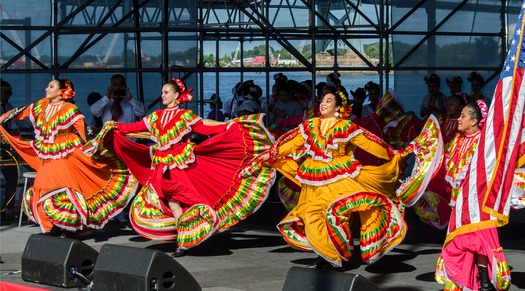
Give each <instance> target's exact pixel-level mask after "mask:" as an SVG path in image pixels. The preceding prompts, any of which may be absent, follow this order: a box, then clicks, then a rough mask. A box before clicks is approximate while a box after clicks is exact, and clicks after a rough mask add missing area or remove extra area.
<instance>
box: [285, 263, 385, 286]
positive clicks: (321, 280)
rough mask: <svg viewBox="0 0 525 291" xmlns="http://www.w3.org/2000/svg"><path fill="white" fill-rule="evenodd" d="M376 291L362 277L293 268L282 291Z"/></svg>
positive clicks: (370, 283) (371, 284)
mask: <svg viewBox="0 0 525 291" xmlns="http://www.w3.org/2000/svg"><path fill="white" fill-rule="evenodd" d="M297 290H309V291H326V290H330V291H376V290H379V289H378V287H377V286H376V285H374V284H373V283H372V282H370V281H369V280H368V279H366V278H365V277H363V276H361V275H357V274H351V273H342V272H336V271H328V270H318V269H309V268H300V267H292V268H290V270H289V271H288V274H287V275H286V280H285V282H284V287H283V290H282V291H297Z"/></svg>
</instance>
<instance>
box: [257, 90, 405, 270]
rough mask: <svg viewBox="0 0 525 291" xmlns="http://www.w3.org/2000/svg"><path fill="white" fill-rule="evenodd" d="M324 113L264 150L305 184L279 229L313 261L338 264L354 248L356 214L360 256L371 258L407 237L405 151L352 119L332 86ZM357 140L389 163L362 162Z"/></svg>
mask: <svg viewBox="0 0 525 291" xmlns="http://www.w3.org/2000/svg"><path fill="white" fill-rule="evenodd" d="M320 112H321V117H319V118H313V119H309V120H306V121H304V122H303V123H302V124H301V125H300V126H299V127H298V128H296V129H295V130H292V131H291V132H290V133H288V134H286V135H284V136H283V137H282V138H280V139H279V140H278V141H277V142H276V143H275V144H274V145H273V146H272V148H271V149H270V151H269V153H265V154H263V155H261V156H260V159H261V160H263V161H268V163H270V164H271V165H272V166H273V167H275V168H277V169H278V170H279V171H281V172H282V173H283V174H285V175H286V176H287V177H288V178H290V179H292V180H293V181H295V182H296V183H297V184H298V185H300V186H301V192H300V196H299V201H298V203H297V205H296V206H295V207H294V208H293V209H292V210H291V211H290V213H289V214H288V215H287V216H286V217H285V218H284V219H283V220H282V221H281V222H280V223H279V224H278V229H279V230H280V231H281V233H282V235H283V237H284V239H285V240H286V241H287V242H288V243H289V244H290V245H291V246H292V247H294V248H297V249H300V250H304V251H314V252H315V253H317V254H318V255H319V256H320V259H322V260H317V261H316V263H315V264H314V267H316V268H324V267H326V266H329V265H328V264H327V263H329V264H330V265H331V266H333V267H341V266H343V265H345V264H346V262H348V260H349V259H350V257H351V255H352V250H353V239H352V236H351V225H352V224H353V220H354V219H356V218H359V220H360V222H361V236H360V247H361V254H362V260H363V261H364V262H367V263H373V262H375V261H377V260H378V259H379V258H381V257H382V256H383V255H384V254H385V253H387V252H388V251H389V250H391V249H392V248H393V247H394V246H396V245H397V244H399V243H400V242H401V241H402V240H403V238H404V236H405V232H406V224H405V221H404V220H403V216H402V214H401V211H400V210H399V209H398V207H397V205H396V202H395V200H396V199H395V193H396V187H397V186H398V181H399V177H400V171H401V168H402V166H403V163H404V159H405V157H406V152H405V151H403V154H399V153H396V151H394V150H393V149H392V148H391V147H390V146H389V145H388V144H387V143H385V142H384V141H382V140H381V139H379V138H378V137H376V136H374V135H373V134H371V133H369V132H367V131H366V130H364V129H362V128H360V127H359V126H358V125H356V124H355V123H353V122H352V121H350V120H347V119H346V118H347V117H348V115H349V114H350V112H351V107H350V106H348V104H347V100H346V98H344V97H343V95H342V94H339V92H336V91H335V90H329V91H327V92H325V95H324V97H323V98H322V102H321V105H320ZM355 147H359V148H362V149H364V150H366V151H367V152H369V153H371V154H373V155H375V156H377V157H379V158H380V159H383V160H385V163H384V164H383V165H381V166H362V165H361V163H360V162H359V161H358V160H356V159H355V158H354V155H353V151H354V149H355ZM386 161H388V162H386ZM354 213H357V215H352V214H354Z"/></svg>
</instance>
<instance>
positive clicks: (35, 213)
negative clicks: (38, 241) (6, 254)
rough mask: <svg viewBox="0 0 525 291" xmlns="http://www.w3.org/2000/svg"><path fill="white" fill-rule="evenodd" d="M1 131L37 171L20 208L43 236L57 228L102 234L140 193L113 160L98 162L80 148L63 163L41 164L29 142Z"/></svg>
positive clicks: (104, 158) (108, 157)
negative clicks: (113, 218)
mask: <svg viewBox="0 0 525 291" xmlns="http://www.w3.org/2000/svg"><path fill="white" fill-rule="evenodd" d="M0 132H1V133H2V135H3V137H4V138H6V139H7V140H8V142H9V143H10V144H11V146H12V147H13V148H14V149H15V150H16V151H17V152H18V154H19V155H20V156H21V157H22V158H23V159H24V161H26V162H27V163H28V164H29V165H30V166H31V167H32V168H33V169H34V170H35V171H36V172H37V175H36V178H35V180H34V183H33V186H32V187H30V188H29V189H28V190H27V191H26V193H24V196H23V201H22V207H23V208H24V211H25V213H26V214H27V216H28V217H29V219H31V220H32V221H34V222H36V223H37V224H39V225H40V227H41V229H42V232H48V231H50V230H51V228H53V226H58V227H59V228H62V229H65V230H69V231H75V230H81V229H83V228H93V229H100V228H102V227H104V225H105V224H106V223H107V222H108V221H109V220H110V219H111V218H112V217H114V216H116V215H117V214H118V213H119V212H121V211H122V210H123V209H124V208H125V207H126V205H127V204H128V203H129V202H130V201H131V199H132V197H133V196H134V194H135V193H136V190H137V188H138V182H137V180H136V179H135V178H134V177H133V176H132V175H131V174H130V173H129V171H127V170H126V168H125V166H124V164H123V163H122V162H121V161H119V160H118V159H116V158H115V157H114V156H112V155H107V154H106V155H102V156H98V157H96V158H94V157H90V156H86V155H84V153H83V151H82V149H81V148H78V149H76V150H74V151H73V152H72V153H70V154H69V155H67V156H66V157H64V158H60V159H46V160H43V159H41V158H39V157H38V156H37V154H36V152H35V150H34V149H33V148H32V147H31V145H30V143H29V142H28V141H22V140H19V139H17V138H15V137H13V136H11V135H9V134H8V133H7V132H6V131H5V130H4V129H3V128H1V127H0Z"/></svg>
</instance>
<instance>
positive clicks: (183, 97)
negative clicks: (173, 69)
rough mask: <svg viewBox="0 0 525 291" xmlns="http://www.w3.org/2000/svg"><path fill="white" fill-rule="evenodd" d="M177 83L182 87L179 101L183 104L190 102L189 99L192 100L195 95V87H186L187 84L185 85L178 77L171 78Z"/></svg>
mask: <svg viewBox="0 0 525 291" xmlns="http://www.w3.org/2000/svg"><path fill="white" fill-rule="evenodd" d="M171 80H172V81H173V82H174V83H175V84H177V86H179V89H180V92H179V93H180V94H179V98H178V100H179V102H180V103H181V104H186V103H188V102H189V101H191V99H193V96H191V93H193V89H192V88H186V86H185V85H184V83H183V82H182V81H181V80H180V79H177V78H173V79H171Z"/></svg>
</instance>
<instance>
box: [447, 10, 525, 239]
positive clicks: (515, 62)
mask: <svg viewBox="0 0 525 291" xmlns="http://www.w3.org/2000/svg"><path fill="white" fill-rule="evenodd" d="M524 9H525V2H524V4H523V5H522V8H521V12H520V15H519V19H518V22H517V24H516V30H515V32H514V34H513V35H512V41H511V45H510V48H509V52H508V55H507V59H506V60H505V64H504V65H503V68H502V72H501V76H500V80H499V81H498V84H497V86H496V90H495V92H494V97H493V99H492V104H491V106H490V108H489V113H488V116H487V122H486V125H485V126H484V128H483V129H482V132H481V137H480V142H479V144H478V148H477V152H476V153H475V154H474V157H473V158H472V161H471V164H470V169H469V172H468V175H467V177H466V178H465V181H464V183H463V185H462V189H461V193H460V194H459V197H458V202H459V203H458V204H456V207H455V210H454V212H453V214H452V216H451V220H450V224H449V235H448V236H447V240H446V241H447V242H448V241H450V240H451V239H452V238H453V237H455V236H456V235H458V234H461V233H466V232H470V231H473V230H476V229H484V228H488V227H496V226H502V225H505V224H507V223H508V216H509V210H510V198H511V195H510V192H511V188H512V183H513V177H514V171H515V170H516V167H517V166H519V165H520V163H517V162H518V159H520V157H521V156H522V155H523V154H524V153H525V152H524V149H525V147H524V146H523V145H524V144H525V143H524V138H523V131H524V119H523V114H524V106H525V83H523V77H524V76H523V75H524V68H525V47H524V42H523V32H524V31H525V30H524V24H525V22H524V19H523V13H524ZM462 197H465V198H464V199H463V201H462V202H460V199H461V198H462ZM467 197H468V198H467Z"/></svg>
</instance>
